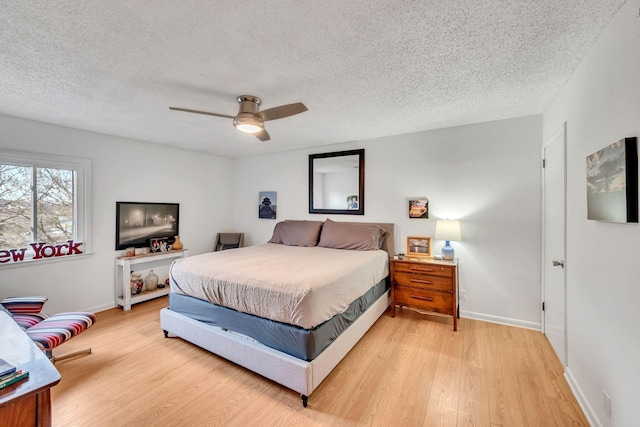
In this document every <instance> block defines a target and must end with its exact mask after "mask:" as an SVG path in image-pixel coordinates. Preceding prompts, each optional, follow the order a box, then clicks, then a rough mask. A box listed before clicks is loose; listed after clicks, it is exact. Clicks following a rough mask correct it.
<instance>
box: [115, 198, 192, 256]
mask: <svg viewBox="0 0 640 427" xmlns="http://www.w3.org/2000/svg"><path fill="white" fill-rule="evenodd" d="M179 214H180V204H179V203H139V202H116V250H121V249H126V248H129V247H134V248H145V247H149V246H150V240H151V239H153V238H163V237H165V238H168V239H169V240H170V241H173V238H174V236H177V235H178V234H180V233H179V231H178V230H179V228H178V224H179Z"/></svg>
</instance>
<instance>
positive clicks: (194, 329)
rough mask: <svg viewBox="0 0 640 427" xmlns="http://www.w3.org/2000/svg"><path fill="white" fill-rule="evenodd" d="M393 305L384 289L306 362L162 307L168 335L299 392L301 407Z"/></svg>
mask: <svg viewBox="0 0 640 427" xmlns="http://www.w3.org/2000/svg"><path fill="white" fill-rule="evenodd" d="M389 305H390V292H389V291H387V292H385V293H384V294H383V295H382V296H381V297H380V298H378V300H377V301H376V302H374V303H373V304H372V305H371V307H369V309H367V311H365V312H364V313H363V314H362V315H361V316H360V317H359V318H358V319H357V320H356V321H355V322H353V324H352V325H351V326H350V327H349V328H348V329H346V330H345V331H344V332H343V333H342V334H340V336H339V337H338V338H336V340H335V341H334V342H333V343H332V344H331V345H330V346H329V347H327V348H326V349H325V350H324V351H323V352H322V353H320V355H318V357H316V358H315V359H314V360H312V361H310V362H307V361H305V360H301V359H298V358H296V357H293V356H291V355H289V354H286V353H283V352H281V351H278V350H275V349H273V348H271V347H267V346H265V345H263V344H261V343H259V342H257V341H255V340H252V339H251V338H248V337H244V336H241V335H238V334H234V333H232V332H229V331H227V330H224V329H221V328H219V327H217V326H212V325H208V324H206V323H202V322H200V321H198V320H194V319H192V318H190V317H187V316H185V315H182V314H180V313H176V312H175V311H172V310H170V309H168V308H164V309H162V310H160V326H161V327H162V329H163V330H164V334H165V337H169V336H170V335H169V334H171V335H175V336H178V337H180V338H182V339H184V340H186V341H189V342H191V343H193V344H195V345H197V346H199V347H202V348H204V349H206V350H208V351H210V352H212V353H215V354H217V355H219V356H221V357H223V358H225V359H227V360H229V361H231V362H234V363H236V364H238V365H240V366H243V367H245V368H247V369H249V370H251V371H253V372H256V373H258V374H260V375H262V376H263V377H266V378H269V379H270V380H272V381H275V382H277V383H279V384H281V385H283V386H285V387H287V388H289V389H291V390H294V391H297V392H298V393H300V396H301V398H302V406H304V407H305V408H306V407H307V403H308V399H309V395H310V394H311V393H312V392H313V390H315V389H316V387H318V386H319V385H320V383H321V382H322V380H324V379H325V378H326V377H327V376H328V375H329V374H330V373H331V371H332V370H333V368H335V367H336V366H337V365H338V363H340V361H341V360H342V359H343V358H344V356H346V355H347V353H348V352H349V350H351V349H352V348H353V346H355V345H356V343H357V342H358V341H359V340H360V338H362V337H363V336H364V334H365V333H366V332H367V331H368V330H369V328H370V327H371V326H372V325H373V324H374V323H375V322H376V320H378V318H379V317H380V316H381V315H382V314H383V313H384V312H385V311H386V310H387V307H389Z"/></svg>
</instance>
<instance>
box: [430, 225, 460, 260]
mask: <svg viewBox="0 0 640 427" xmlns="http://www.w3.org/2000/svg"><path fill="white" fill-rule="evenodd" d="M435 239H436V240H445V241H446V243H445V245H444V246H443V247H442V252H441V253H442V259H444V260H447V261H451V260H452V259H453V257H454V255H455V252H454V250H453V248H452V247H451V245H450V244H449V242H450V241H454V242H456V241H460V240H462V234H461V233H460V221H449V220H448V219H447V220H444V219H439V220H438V221H437V222H436V236H435Z"/></svg>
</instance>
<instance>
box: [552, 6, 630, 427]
mask: <svg viewBox="0 0 640 427" xmlns="http://www.w3.org/2000/svg"><path fill="white" fill-rule="evenodd" d="M639 8H640V2H639V1H638V0H633V1H629V2H627V4H626V5H625V6H623V8H622V9H621V11H620V12H619V13H618V14H617V16H616V17H615V18H614V19H613V20H612V22H611V23H610V24H609V25H608V27H607V29H606V31H605V32H604V34H603V35H602V36H601V37H600V39H599V40H598V41H597V44H596V46H595V47H594V49H593V50H592V51H591V52H590V54H589V55H588V57H587V58H586V59H585V60H584V62H583V63H582V64H581V65H580V67H579V68H578V69H577V70H576V72H575V74H574V75H573V77H572V78H571V80H570V81H569V83H568V84H567V85H566V87H565V88H564V89H563V91H562V92H561V94H560V95H559V96H558V97H557V98H556V100H555V101H554V102H553V103H552V105H551V106H550V107H549V108H548V109H547V110H546V111H545V113H544V116H543V117H544V119H543V123H544V125H543V129H544V135H545V136H549V135H550V134H551V133H552V132H553V131H554V130H555V129H557V128H558V127H560V126H561V125H562V123H563V122H565V121H566V122H567V260H566V266H567V270H566V272H567V336H568V367H567V377H568V379H569V380H570V382H571V383H572V384H573V386H574V388H575V389H576V390H577V393H576V394H577V395H578V397H579V398H581V399H582V403H583V405H584V408H585V412H587V414H588V416H589V417H590V418H591V421H592V423H593V424H594V425H604V426H632V425H634V426H635V425H638V423H639V422H640V415H638V411H639V410H640V409H639V407H638V404H639V403H640V398H639V396H640V363H639V362H640V333H639V332H638V325H640V309H639V307H638V304H639V303H640V262H638V261H639V258H638V257H639V255H640V226H639V225H638V224H611V223H605V222H599V221H588V220H587V206H586V175H585V173H586V156H588V155H589V154H592V153H594V152H595V151H597V150H600V149H601V148H603V147H605V146H607V145H609V144H611V143H613V142H614V141H616V140H618V139H621V138H623V137H630V136H636V137H639V136H640V18H638V10H639ZM604 390H606V391H607V392H608V393H609V395H610V396H611V400H612V418H611V419H610V418H609V417H608V416H607V415H606V414H605V412H604V405H603V391H604Z"/></svg>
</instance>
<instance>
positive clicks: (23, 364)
mask: <svg viewBox="0 0 640 427" xmlns="http://www.w3.org/2000/svg"><path fill="white" fill-rule="evenodd" d="M0 358H2V359H4V360H6V361H7V362H9V363H11V364H12V365H14V366H16V368H17V369H22V370H23V371H24V370H27V371H29V377H28V378H26V379H24V380H22V381H19V382H17V383H15V384H12V385H10V386H8V387H5V388H3V389H1V390H0V423H2V425H3V426H8V427H18V426H19V427H22V426H51V390H50V389H51V387H53V386H54V385H56V384H58V382H60V374H59V373H58V370H57V369H56V368H55V366H53V364H52V363H51V362H50V361H49V359H48V358H47V356H45V354H44V353H43V352H42V350H40V349H39V348H38V346H37V345H36V344H35V343H34V342H33V341H31V338H29V337H28V336H27V334H25V333H24V331H23V330H22V329H21V328H20V327H19V326H18V325H17V324H16V323H15V322H14V321H13V319H11V317H9V316H8V315H7V314H6V313H4V312H0Z"/></svg>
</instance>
